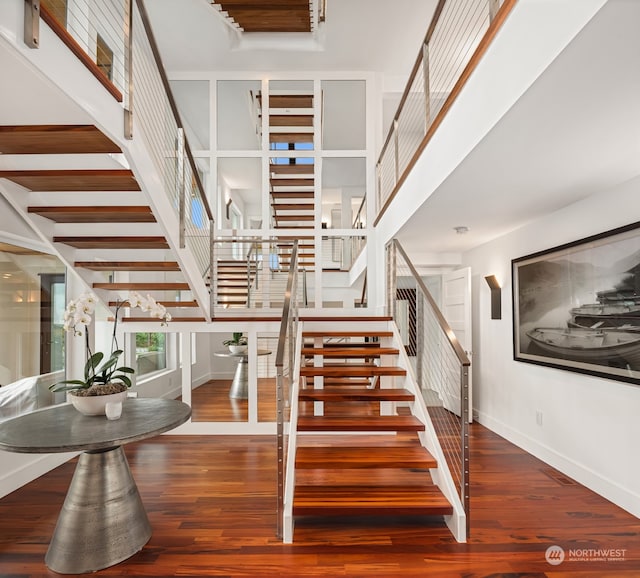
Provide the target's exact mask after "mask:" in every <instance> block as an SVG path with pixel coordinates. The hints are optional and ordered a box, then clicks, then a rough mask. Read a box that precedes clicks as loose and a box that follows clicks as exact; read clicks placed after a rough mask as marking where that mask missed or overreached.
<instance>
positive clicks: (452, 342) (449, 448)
mask: <svg viewBox="0 0 640 578" xmlns="http://www.w3.org/2000/svg"><path fill="white" fill-rule="evenodd" d="M387 281H388V285H387V288H388V294H387V307H388V311H389V313H390V314H391V315H392V316H393V318H394V320H395V321H396V324H397V325H398V329H399V333H400V336H401V338H402V340H403V343H404V345H405V348H406V351H407V354H408V356H409V358H410V359H411V361H412V362H413V368H412V370H413V373H414V378H415V380H416V383H417V384H418V386H419V387H420V390H421V392H422V396H423V398H424V400H425V403H426V405H427V411H428V412H429V415H430V417H431V420H432V422H433V426H434V429H435V431H436V434H437V436H438V440H439V442H440V445H441V447H442V450H443V453H444V455H445V458H446V460H447V465H448V466H449V470H450V472H451V476H452V478H453V481H454V483H455V484H456V488H457V490H458V491H459V495H460V500H461V502H462V505H463V507H464V510H465V512H466V518H467V534H468V531H469V527H468V524H469V431H468V428H469V367H470V361H469V359H468V357H467V355H466V354H465V352H464V350H463V349H462V347H461V345H460V343H459V342H458V340H457V339H456V337H455V335H454V333H453V331H452V330H451V328H450V327H449V325H448V323H447V322H446V320H445V319H444V317H443V315H442V313H441V312H440V309H439V308H438V306H437V304H436V302H435V301H434V299H433V297H432V296H431V294H430V293H429V291H428V289H427V287H426V286H425V284H424V281H423V280H422V279H421V278H420V276H419V275H418V273H417V271H416V269H415V267H414V266H413V265H412V264H411V261H410V260H409V258H408V257H407V254H406V253H405V252H404V250H403V249H402V246H401V245H400V243H399V242H398V241H397V240H395V239H394V240H393V241H391V243H390V244H389V245H388V246H387Z"/></svg>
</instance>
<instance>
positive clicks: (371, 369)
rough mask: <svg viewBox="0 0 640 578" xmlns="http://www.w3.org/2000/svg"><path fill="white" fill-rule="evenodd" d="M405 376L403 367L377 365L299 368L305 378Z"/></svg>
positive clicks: (405, 372)
mask: <svg viewBox="0 0 640 578" xmlns="http://www.w3.org/2000/svg"><path fill="white" fill-rule="evenodd" d="M406 374H407V370H406V369H405V368H404V367H399V366H395V365H394V366H386V367H385V366H382V367H381V366H378V365H359V364H358V365H355V364H342V365H329V366H327V365H325V366H322V367H314V366H306V367H301V368H300V375H302V376H305V377H310V376H316V375H317V376H335V377H345V376H347V375H349V376H353V377H373V376H376V375H378V376H383V375H398V376H403V375H406Z"/></svg>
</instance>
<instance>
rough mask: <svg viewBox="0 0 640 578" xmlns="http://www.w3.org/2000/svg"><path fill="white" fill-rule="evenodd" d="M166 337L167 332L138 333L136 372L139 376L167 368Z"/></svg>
mask: <svg viewBox="0 0 640 578" xmlns="http://www.w3.org/2000/svg"><path fill="white" fill-rule="evenodd" d="M166 338H167V334H166V333H136V373H137V375H138V376H141V375H145V374H147V373H153V372H154V371H160V370H161V369H166V367H167V340H166Z"/></svg>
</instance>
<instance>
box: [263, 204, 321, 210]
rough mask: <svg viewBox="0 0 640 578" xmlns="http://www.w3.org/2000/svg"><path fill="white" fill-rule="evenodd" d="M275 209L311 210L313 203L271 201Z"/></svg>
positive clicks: (313, 206)
mask: <svg viewBox="0 0 640 578" xmlns="http://www.w3.org/2000/svg"><path fill="white" fill-rule="evenodd" d="M271 206H272V207H273V209H274V210H276V211H313V209H314V208H315V204H314V203H271Z"/></svg>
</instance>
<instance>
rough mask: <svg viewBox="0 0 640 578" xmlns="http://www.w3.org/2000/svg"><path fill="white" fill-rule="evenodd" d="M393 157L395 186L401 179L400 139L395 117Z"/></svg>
mask: <svg viewBox="0 0 640 578" xmlns="http://www.w3.org/2000/svg"><path fill="white" fill-rule="evenodd" d="M393 158H394V163H395V167H396V170H395V174H394V177H395V179H394V181H393V184H394V186H395V185H396V184H398V181H399V180H400V140H399V135H398V119H397V118H396V119H394V121H393Z"/></svg>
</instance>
